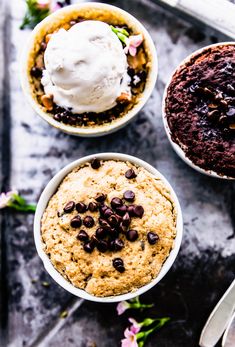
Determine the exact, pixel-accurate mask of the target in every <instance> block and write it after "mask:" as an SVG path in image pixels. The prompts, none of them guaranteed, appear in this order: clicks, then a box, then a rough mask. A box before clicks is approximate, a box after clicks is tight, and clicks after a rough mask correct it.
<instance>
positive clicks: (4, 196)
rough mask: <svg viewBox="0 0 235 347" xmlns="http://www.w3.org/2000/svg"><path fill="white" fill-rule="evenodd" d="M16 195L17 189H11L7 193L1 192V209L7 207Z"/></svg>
mask: <svg viewBox="0 0 235 347" xmlns="http://www.w3.org/2000/svg"><path fill="white" fill-rule="evenodd" d="M15 195H18V192H17V190H11V191H9V192H7V193H1V194H0V209H2V208H5V207H7V206H8V205H9V203H10V202H12V201H13V200H14V199H15V197H14V196H15Z"/></svg>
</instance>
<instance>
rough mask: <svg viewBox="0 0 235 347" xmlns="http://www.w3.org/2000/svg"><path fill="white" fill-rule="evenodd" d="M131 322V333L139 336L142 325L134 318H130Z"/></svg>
mask: <svg viewBox="0 0 235 347" xmlns="http://www.w3.org/2000/svg"><path fill="white" fill-rule="evenodd" d="M129 322H130V323H131V324H132V325H131V327H130V331H131V332H133V333H134V334H137V333H138V332H139V331H140V329H141V325H140V324H139V323H138V322H137V321H136V320H135V319H134V318H129Z"/></svg>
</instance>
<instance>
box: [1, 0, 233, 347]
mask: <svg viewBox="0 0 235 347" xmlns="http://www.w3.org/2000/svg"><path fill="white" fill-rule="evenodd" d="M5 3H6V9H5V18H6V21H5V23H7V25H3V31H2V32H1V35H2V36H3V37H5V43H6V44H5V61H4V64H5V82H6V84H5V85H4V88H0V91H1V90H3V98H4V99H5V100H6V101H5V110H4V112H2V114H1V122H0V123H1V124H3V127H2V129H3V130H2V136H3V139H4V141H5V144H4V146H2V148H1V150H2V153H3V156H2V157H0V159H1V158H2V159H1V160H2V161H3V164H4V167H3V165H1V171H2V172H1V175H3V183H4V186H5V187H7V186H8V187H15V188H18V189H20V190H21V192H22V193H23V194H24V196H25V197H26V198H27V199H28V200H29V201H32V202H33V201H37V199H38V197H39V195H40V193H41V191H42V189H43V188H44V186H45V185H46V184H47V182H48V181H49V180H50V179H51V177H52V176H53V175H54V174H55V173H56V172H57V171H58V170H59V169H60V168H62V167H63V166H64V165H66V164H68V163H70V162H71V161H72V160H74V159H77V158H80V157H81V156H84V155H87V154H91V153H95V152H104V151H114V152H115V151H116V152H124V153H128V154H131V155H135V156H137V157H140V158H142V159H144V160H146V161H147V162H149V163H150V164H152V165H153V166H155V167H156V168H157V169H159V170H160V171H161V172H162V173H163V174H164V175H165V176H166V177H167V179H169V181H170V182H171V184H172V186H173V187H174V189H175V191H176V193H177V194H178V197H179V199H180V202H181V206H182V209H183V215H184V231H185V234H184V239H183V244H182V248H181V251H180V254H179V257H178V258H177V261H176V262H175V265H174V266H173V269H172V270H171V271H170V272H169V273H168V275H167V276H166V277H165V278H164V280H162V281H161V283H160V284H159V285H157V286H156V287H155V288H154V289H152V290H151V291H149V292H148V293H146V294H145V295H143V296H142V300H143V301H145V302H154V303H155V307H154V308H153V309H152V310H151V311H150V313H149V315H159V316H161V315H167V316H170V317H171V318H172V319H171V322H170V323H169V324H168V326H166V327H165V328H163V329H162V330H161V331H159V332H157V333H156V334H154V335H153V336H152V337H151V338H150V339H149V341H148V343H147V345H146V346H147V347H154V346H158V347H194V346H198V339H199V335H200V331H201V329H202V327H203V324H204V322H205V320H206V318H207V316H208V314H209V312H210V311H211V309H212V308H213V306H214V305H215V303H216V302H217V300H218V299H219V297H220V296H221V295H222V293H223V291H224V290H225V289H226V287H227V286H228V285H229V283H230V282H231V281H232V279H233V277H234V268H235V267H234V264H235V255H234V254H235V240H234V200H235V190H234V183H232V182H226V181H222V180H216V179H212V178H209V177H206V176H203V175H200V174H198V173H196V172H195V171H193V170H192V169H190V168H189V167H188V166H186V165H185V164H184V163H183V162H182V161H181V160H180V159H179V158H178V157H177V156H176V154H175V153H174V152H173V150H172V148H171V146H170V144H169V143H168V140H167V138H166V135H165V132H164V129H163V124H162V120H161V98H162V94H163V89H164V86H165V84H166V82H167V79H168V78H169V76H170V73H171V71H172V70H173V69H174V68H175V67H176V65H177V64H178V63H179V62H180V61H181V60H182V59H183V58H184V57H185V56H186V55H188V54H189V53H191V52H192V51H193V50H195V49H198V48H200V47H202V46H204V45H207V44H211V43H213V42H216V41H218V40H221V41H222V40H224V39H226V38H224V37H222V36H219V35H218V33H214V32H209V33H208V31H206V32H205V31H204V32H202V31H199V30H198V29H197V28H195V27H193V26H192V25H191V24H190V23H187V22H184V21H182V20H180V19H178V18H176V17H175V16H174V15H171V14H170V13H168V12H166V11H165V10H163V9H161V8H160V7H158V6H157V5H156V4H153V3H151V2H150V1H146V0H142V1H135V0H129V1H124V0H123V1H113V2H112V3H113V4H116V5H118V6H120V7H122V8H124V9H126V10H128V11H130V12H131V13H133V14H134V15H135V16H136V17H137V18H139V19H140V20H141V21H142V22H143V24H144V25H145V26H146V27H147V29H148V30H149V31H150V33H151V35H152V37H153V40H154V42H155V44H156V46H157V50H158V56H159V76H158V81H157V85H156V88H155V90H154V92H153V94H152V96H151V98H150V100H149V102H148V104H147V105H146V106H145V108H144V109H143V111H141V112H140V114H139V115H138V117H137V119H136V120H135V121H134V122H133V123H131V124H130V125H129V126H127V127H126V128H125V129H123V130H121V131H119V132H117V133H115V134H113V135H111V136H107V137H104V138H99V139H82V138H76V137H71V136H68V135H66V134H63V133H61V132H59V131H57V130H56V129H53V128H51V127H50V126H49V125H48V124H47V123H45V122H43V121H42V120H41V119H40V118H39V117H38V116H37V115H36V114H35V113H34V112H33V111H32V109H31V108H30V106H29V105H28V103H27V102H26V100H25V98H24V96H23V94H22V91H21V88H20V83H19V76H18V71H19V58H20V53H21V50H22V47H23V46H24V43H25V41H26V39H27V38H28V35H29V31H27V30H25V31H20V30H19V29H18V28H19V25H20V22H21V19H22V16H23V13H24V2H23V0H22V1H21V0H12V1H11V2H8V3H7V1H5ZM8 101H9V102H8ZM3 113H4V114H3ZM3 117H4V118H3ZM3 119H4V122H3ZM9 125H11V126H9ZM8 148H9V150H8ZM9 163H10V165H7V164H9ZM0 177H1V176H0ZM1 226H2V229H1V236H2V237H1V239H2V264H1V266H2V286H1V288H2V293H1V297H2V311H1V317H2V319H3V321H2V328H1V340H0V346H7V347H21V346H27V347H32V346H37V347H38V346H40V347H44V346H45V347H47V346H48V347H55V346H62V345H63V346H65V347H70V346H78V347H86V346H87V347H88V346H98V347H100V346H101V347H110V346H114V347H115V346H119V341H120V339H121V338H122V337H123V331H124V328H125V326H126V325H127V315H125V316H124V317H121V318H119V317H117V315H116V312H115V305H111V304H110V305H101V304H94V303H90V302H85V301H82V300H80V299H78V298H76V297H74V296H72V295H70V294H68V293H66V292H65V291H64V290H63V289H62V288H60V287H59V286H58V285H57V284H55V283H54V281H53V280H52V279H51V278H50V277H49V276H48V275H47V273H46V272H45V270H44V268H43V264H42V262H41V261H40V259H39V257H38V256H37V254H36V250H35V247H34V241H33V216H32V215H22V214H17V213H14V214H13V213H4V214H2V215H1ZM44 282H45V283H44ZM64 310H66V311H68V312H69V314H68V317H66V318H60V314H61V312H63V311H64ZM131 315H133V312H131Z"/></svg>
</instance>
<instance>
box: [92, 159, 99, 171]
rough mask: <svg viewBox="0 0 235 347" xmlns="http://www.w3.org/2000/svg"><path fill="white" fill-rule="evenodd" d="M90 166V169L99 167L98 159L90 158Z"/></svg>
mask: <svg viewBox="0 0 235 347" xmlns="http://www.w3.org/2000/svg"><path fill="white" fill-rule="evenodd" d="M91 167H92V169H95V170H97V169H99V167H100V160H99V159H97V158H94V159H92V161H91Z"/></svg>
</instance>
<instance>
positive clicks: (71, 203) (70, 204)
mask: <svg viewBox="0 0 235 347" xmlns="http://www.w3.org/2000/svg"><path fill="white" fill-rule="evenodd" d="M74 207H75V202H74V201H69V202H68V203H67V204H66V205H65V207H64V212H65V213H70V212H72V211H73V210H74Z"/></svg>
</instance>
